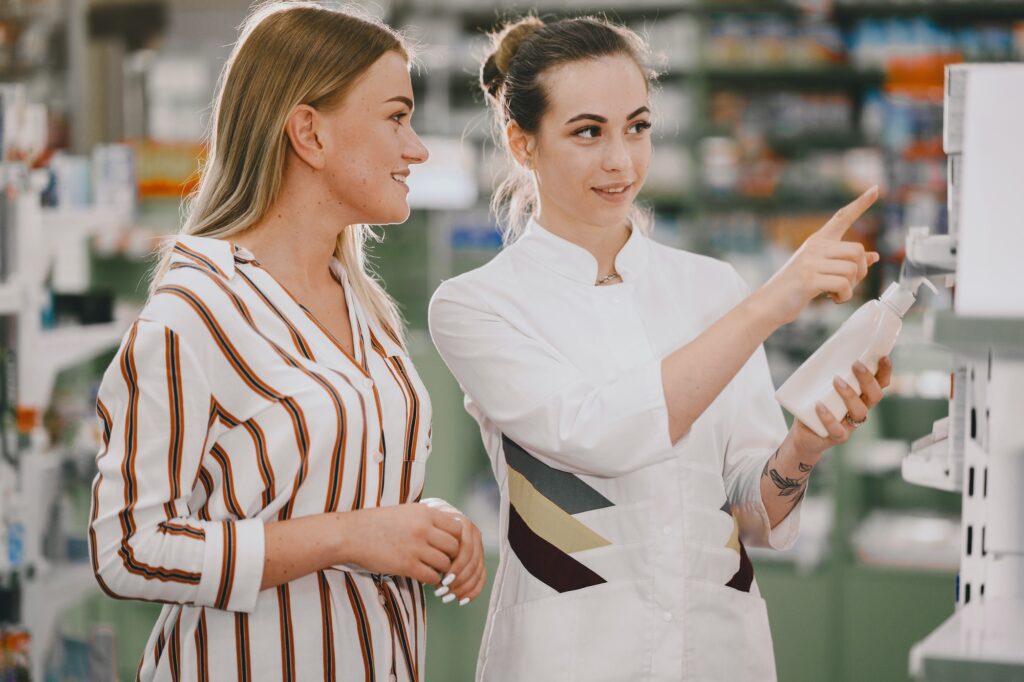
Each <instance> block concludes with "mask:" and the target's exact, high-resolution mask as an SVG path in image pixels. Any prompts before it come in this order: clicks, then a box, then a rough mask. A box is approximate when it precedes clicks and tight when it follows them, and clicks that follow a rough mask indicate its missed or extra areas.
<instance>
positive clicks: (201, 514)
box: [89, 237, 431, 682]
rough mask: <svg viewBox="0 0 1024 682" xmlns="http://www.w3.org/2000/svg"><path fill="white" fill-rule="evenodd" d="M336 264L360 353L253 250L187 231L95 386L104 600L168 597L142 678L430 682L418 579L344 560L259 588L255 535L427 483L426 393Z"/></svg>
mask: <svg viewBox="0 0 1024 682" xmlns="http://www.w3.org/2000/svg"><path fill="white" fill-rule="evenodd" d="M332 269H333V272H334V274H335V276H336V278H337V279H338V280H339V281H340V282H341V284H342V286H343V287H344V290H345V296H346V300H347V303H348V309H349V316H350V322H351V326H352V329H353V339H354V345H355V353H354V355H350V354H349V353H347V352H346V351H345V350H344V349H343V348H342V346H340V345H339V343H338V342H337V340H336V339H335V338H334V337H333V336H332V335H331V334H330V332H329V331H328V330H327V329H326V328H325V327H324V326H323V325H321V324H320V323H319V322H318V321H317V320H316V318H314V317H313V315H312V314H310V312H309V311H308V310H307V309H305V308H304V307H303V306H302V305H301V304H299V303H298V301H296V300H295V299H294V298H293V297H292V296H291V294H289V292H288V291H287V290H286V289H285V288H284V287H283V286H282V285H280V284H278V283H277V281H275V280H274V278H273V277H272V276H271V275H270V273H269V272H267V271H266V270H264V269H263V268H261V267H260V265H259V263H258V262H256V261H255V260H254V259H253V256H252V254H251V253H250V252H248V251H246V250H245V249H242V248H239V247H234V246H233V245H232V244H230V243H229V242H227V241H224V240H219V239H208V238H200V237H180V238H179V239H178V241H177V243H176V244H175V247H174V253H173V260H172V265H171V269H170V271H169V272H168V273H167V275H166V276H165V277H164V278H163V280H162V281H161V282H160V286H159V288H158V289H157V290H156V292H155V293H154V295H153V296H152V297H151V299H150V301H149V302H148V304H147V305H146V307H145V309H144V310H143V311H142V314H141V315H140V316H139V319H138V320H137V321H136V322H135V323H134V324H133V325H132V327H131V329H130V330H129V331H128V333H127V334H126V336H125V338H124V341H123V342H122V345H121V348H120V350H119V351H118V353H117V356H116V357H115V359H114V361H113V362H112V363H111V365H110V367H109V368H108V369H107V371H106V373H105V375H104V377H103V382H102V385H101V386H100V390H99V396H98V399H97V413H98V415H99V418H100V421H101V423H102V428H103V434H104V439H103V440H104V443H103V448H102V450H101V452H100V453H99V455H98V458H97V464H98V468H99V473H98V474H97V476H96V480H95V483H94V485H93V499H92V507H93V508H92V521H91V525H90V538H89V539H90V549H91V553H92V560H93V567H94V569H95V571H96V578H97V580H98V581H99V583H100V585H101V586H102V587H103V589H104V590H105V591H106V592H107V593H108V594H109V595H111V596H113V597H117V598H122V599H142V600H149V601H157V602H164V603H166V606H165V607H164V609H163V611H162V612H161V614H160V618H159V620H158V621H157V623H156V626H155V627H154V629H153V633H152V635H151V637H150V639H149V643H148V644H147V646H146V650H145V652H144V655H143V658H142V662H141V664H140V669H139V677H140V679H142V680H214V681H216V682H222V681H227V680H236V679H237V680H272V679H281V680H317V681H319V680H335V679H337V680H346V681H350V680H379V681H381V682H383V681H386V680H418V679H420V678H421V677H422V667H423V660H424V623H425V620H424V602H423V591H422V589H421V586H420V585H419V583H417V582H415V581H413V580H410V579H407V578H401V577H391V576H381V575H375V574H370V573H368V572H366V571H363V570H361V569H359V568H358V567H355V566H339V567H336V568H332V569H328V570H324V571H318V572H317V573H314V574H311V575H307V576H305V577H303V578H300V579H298V580H295V581H292V582H291V583H288V584H286V585H282V586H281V587H278V588H275V589H269V590H264V591H262V592H261V591H260V582H261V579H262V572H263V561H264V535H263V532H264V524H265V523H266V522H268V521H274V520H278V519H288V518H295V517H299V516H304V515H309V514H319V513H323V512H332V511H346V510H352V509H360V508H366V507H376V506H387V505H394V504H401V503H404V502H411V501H415V500H417V499H419V496H420V493H421V491H422V488H423V479H424V467H425V464H426V461H427V457H428V455H429V454H430V419H431V412H430V401H429V398H428V396H427V393H426V390H425V389H424V387H423V384H422V382H421V381H420V379H419V376H418V375H417V374H416V371H415V369H414V368H413V366H412V363H411V362H410V359H409V356H408V355H407V354H406V352H405V350H404V349H403V347H402V346H401V344H400V342H399V340H398V339H397V338H396V337H395V335H394V333H393V332H392V331H391V330H389V329H387V328H384V327H382V326H380V325H377V324H376V323H375V322H374V321H372V320H371V318H370V316H369V315H368V314H367V313H366V312H365V311H364V309H363V308H361V307H360V305H359V302H358V301H357V300H356V299H355V298H353V297H352V296H350V295H349V293H348V290H349V288H348V286H347V285H346V284H347V282H346V277H345V273H344V271H343V269H342V268H341V266H340V264H339V263H337V262H335V263H334V264H333V267H332ZM340 294H341V291H340V290H339V295H340Z"/></svg>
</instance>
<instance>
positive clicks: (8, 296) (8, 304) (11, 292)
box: [0, 282, 21, 315]
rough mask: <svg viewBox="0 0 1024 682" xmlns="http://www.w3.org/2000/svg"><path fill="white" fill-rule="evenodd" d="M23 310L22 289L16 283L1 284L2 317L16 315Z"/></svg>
mask: <svg viewBox="0 0 1024 682" xmlns="http://www.w3.org/2000/svg"><path fill="white" fill-rule="evenodd" d="M19 310H21V287H20V286H19V285H18V284H16V283H14V282H5V283H3V284H0V315H16V314H18V311H19Z"/></svg>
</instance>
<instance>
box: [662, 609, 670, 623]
mask: <svg viewBox="0 0 1024 682" xmlns="http://www.w3.org/2000/svg"><path fill="white" fill-rule="evenodd" d="M661 617H662V619H663V620H664V621H665V622H666V623H671V622H672V614H671V613H669V612H668V611H666V612H665V613H664V614H663V615H662V616H661Z"/></svg>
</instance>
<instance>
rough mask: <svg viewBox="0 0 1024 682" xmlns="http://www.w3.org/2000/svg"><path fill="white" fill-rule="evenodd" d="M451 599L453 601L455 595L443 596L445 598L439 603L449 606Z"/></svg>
mask: <svg viewBox="0 0 1024 682" xmlns="http://www.w3.org/2000/svg"><path fill="white" fill-rule="evenodd" d="M452 599H455V595H454V594H449V595H445V598H444V599H442V600H441V601H442V602H444V603H445V604H450V603H451V601H452Z"/></svg>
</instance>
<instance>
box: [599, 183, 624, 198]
mask: <svg viewBox="0 0 1024 682" xmlns="http://www.w3.org/2000/svg"><path fill="white" fill-rule="evenodd" d="M632 186H633V183H629V184H628V185H619V186H613V187H606V188H604V189H602V188H600V187H592V188H591V189H592V190H594V192H596V193H597V194H598V196H602V197H607V198H609V199H614V198H616V197H620V196H622V195H623V194H625V193H626V192H627V190H629V188H631V187H632Z"/></svg>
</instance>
